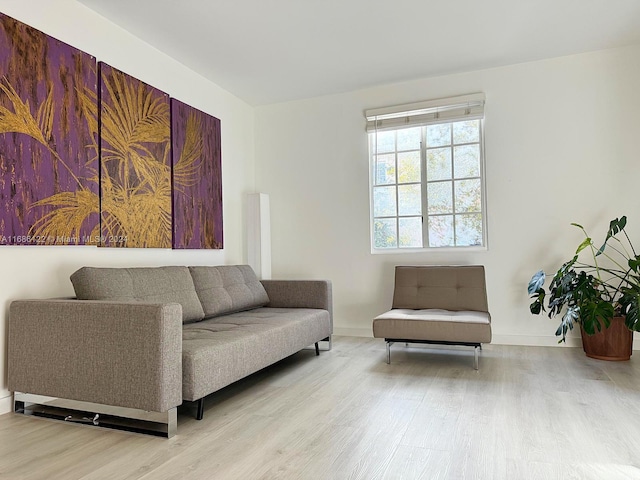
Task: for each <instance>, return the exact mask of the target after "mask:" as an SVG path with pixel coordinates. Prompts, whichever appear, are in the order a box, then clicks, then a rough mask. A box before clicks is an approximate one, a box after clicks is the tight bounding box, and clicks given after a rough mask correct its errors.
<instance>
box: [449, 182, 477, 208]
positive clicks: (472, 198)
mask: <svg viewBox="0 0 640 480" xmlns="http://www.w3.org/2000/svg"><path fill="white" fill-rule="evenodd" d="M455 183H456V186H455V188H456V212H457V213H461V212H479V211H480V210H481V206H480V205H481V195H480V179H474V180H459V181H457V182H455Z"/></svg>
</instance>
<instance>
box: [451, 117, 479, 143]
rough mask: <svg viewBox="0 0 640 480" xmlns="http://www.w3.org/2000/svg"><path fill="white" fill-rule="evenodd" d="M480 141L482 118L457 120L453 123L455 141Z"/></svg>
mask: <svg viewBox="0 0 640 480" xmlns="http://www.w3.org/2000/svg"><path fill="white" fill-rule="evenodd" d="M479 141H480V120H469V121H467V122H456V123H454V124H453V143H472V142H479Z"/></svg>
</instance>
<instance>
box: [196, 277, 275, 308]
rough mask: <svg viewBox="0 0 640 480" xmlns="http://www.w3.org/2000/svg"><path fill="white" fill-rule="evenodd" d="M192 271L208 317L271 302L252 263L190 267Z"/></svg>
mask: <svg viewBox="0 0 640 480" xmlns="http://www.w3.org/2000/svg"><path fill="white" fill-rule="evenodd" d="M189 271H190V272H191V277H192V278H193V284H194V285H195V288H196V292H197V294H198V297H199V298H200V302H201V303H202V308H203V309H204V314H205V316H206V317H217V316H219V315H224V314H227V313H232V312H240V311H242V310H250V309H252V308H257V307H262V306H264V305H266V304H267V303H269V297H268V296H267V292H266V291H265V289H264V287H263V286H262V284H261V283H260V281H259V280H258V277H256V274H255V272H254V271H253V269H252V268H251V267H250V266H249V265H221V266H215V267H189Z"/></svg>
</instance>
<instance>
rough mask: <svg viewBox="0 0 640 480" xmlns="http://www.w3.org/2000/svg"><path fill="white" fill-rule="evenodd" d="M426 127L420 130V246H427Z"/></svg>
mask: <svg viewBox="0 0 640 480" xmlns="http://www.w3.org/2000/svg"><path fill="white" fill-rule="evenodd" d="M427 180H428V179H427V127H422V129H421V132H420V182H421V183H422V186H421V189H420V190H421V193H422V247H423V248H426V247H428V246H429V215H428V212H429V200H428V197H427Z"/></svg>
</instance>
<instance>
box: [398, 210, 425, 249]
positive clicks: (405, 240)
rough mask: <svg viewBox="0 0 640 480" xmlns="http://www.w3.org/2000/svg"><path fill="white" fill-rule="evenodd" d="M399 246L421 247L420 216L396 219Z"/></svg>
mask: <svg viewBox="0 0 640 480" xmlns="http://www.w3.org/2000/svg"><path fill="white" fill-rule="evenodd" d="M398 230H399V234H398V237H399V240H400V242H399V246H400V247H413V248H422V217H409V218H399V219H398Z"/></svg>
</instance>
